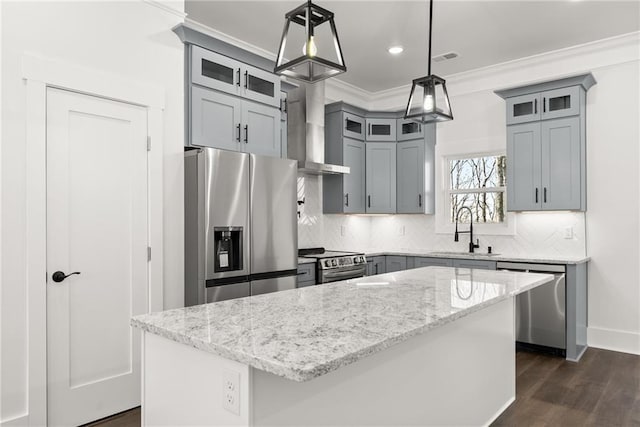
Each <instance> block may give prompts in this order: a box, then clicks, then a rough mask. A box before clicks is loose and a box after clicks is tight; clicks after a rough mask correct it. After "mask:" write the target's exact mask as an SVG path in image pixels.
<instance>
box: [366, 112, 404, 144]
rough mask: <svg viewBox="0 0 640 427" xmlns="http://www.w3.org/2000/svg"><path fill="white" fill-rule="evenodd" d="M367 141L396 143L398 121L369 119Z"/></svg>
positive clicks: (367, 120)
mask: <svg viewBox="0 0 640 427" xmlns="http://www.w3.org/2000/svg"><path fill="white" fill-rule="evenodd" d="M366 124H367V134H366V140H367V141H395V140H396V137H397V136H396V119H395V118H390V119H375V118H367V119H366Z"/></svg>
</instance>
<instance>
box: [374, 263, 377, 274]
mask: <svg viewBox="0 0 640 427" xmlns="http://www.w3.org/2000/svg"><path fill="white" fill-rule="evenodd" d="M373 266H374V267H375V268H376V274H378V264H377V263H376V264H374V265H373Z"/></svg>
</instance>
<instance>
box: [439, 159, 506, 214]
mask: <svg viewBox="0 0 640 427" xmlns="http://www.w3.org/2000/svg"><path fill="white" fill-rule="evenodd" d="M448 164H449V187H448V190H447V194H446V198H447V200H448V201H449V219H450V222H451V223H454V222H456V217H457V216H458V212H460V214H459V218H458V222H462V223H465V222H467V223H468V222H469V214H470V212H469V210H471V214H472V215H473V222H474V223H480V224H499V223H503V222H504V221H505V212H506V206H505V203H506V198H505V178H506V165H507V163H506V157H505V156H504V155H492V156H483V157H472V158H455V159H454V158H452V159H449V161H448ZM463 207H466V208H469V209H462V208H463Z"/></svg>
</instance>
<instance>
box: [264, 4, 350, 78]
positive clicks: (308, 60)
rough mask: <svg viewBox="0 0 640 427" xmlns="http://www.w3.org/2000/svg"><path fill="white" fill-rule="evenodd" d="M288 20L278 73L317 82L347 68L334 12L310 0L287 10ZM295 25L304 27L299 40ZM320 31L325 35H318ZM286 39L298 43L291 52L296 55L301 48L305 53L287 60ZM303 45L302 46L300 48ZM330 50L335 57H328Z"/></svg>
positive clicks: (278, 59) (282, 41) (283, 36)
mask: <svg viewBox="0 0 640 427" xmlns="http://www.w3.org/2000/svg"><path fill="white" fill-rule="evenodd" d="M285 20H286V21H285V24H284V30H283V32H282V39H281V40H280V46H279V48H278V57H277V59H276V67H275V69H274V72H275V73H276V74H280V75H285V76H287V77H292V78H294V79H298V80H302V81H306V82H317V81H320V80H324V79H327V78H329V77H333V76H335V75H338V74H341V73H344V72H345V71H347V67H346V66H345V65H344V58H343V56H342V49H341V48H340V41H339V40H338V33H337V31H336V24H335V22H334V20H333V12H330V11H328V10H327V9H324V8H322V7H320V6H317V5H315V4H313V3H311V1H308V2H307V3H304V4H302V5H300V6H298V7H297V8H295V9H293V10H292V11H291V12H289V13H287V14H286V15H285ZM296 27H297V29H298V30H300V29H301V30H303V36H302V37H299V38H300V40H294V38H295V37H294V34H293V33H295V29H296ZM300 27H302V28H300ZM298 32H299V33H302V32H301V31H298ZM320 33H322V34H323V35H326V37H322V38H321V39H319V38H318V37H317V35H318V34H320ZM296 42H298V43H299V45H300V46H298V43H296ZM287 43H289V44H291V43H294V44H295V45H294V47H295V49H291V50H290V52H289V54H288V55H291V52H293V54H294V55H298V54H299V53H300V52H301V53H302V55H301V56H297V57H296V58H294V59H291V60H290V61H286V62H285V54H287V53H286V49H287ZM300 47H302V49H301V50H300V49H299V48H300ZM332 47H333V49H334V50H335V56H334V55H333V54H332V53H331V48H332ZM329 54H331V56H333V57H334V59H333V60H329V59H326V58H327V57H328V55H329ZM323 56H324V57H323Z"/></svg>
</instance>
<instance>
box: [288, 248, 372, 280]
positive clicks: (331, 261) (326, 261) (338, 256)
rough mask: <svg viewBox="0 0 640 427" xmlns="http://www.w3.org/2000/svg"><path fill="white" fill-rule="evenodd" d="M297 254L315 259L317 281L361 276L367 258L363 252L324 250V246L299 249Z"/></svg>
mask: <svg viewBox="0 0 640 427" xmlns="http://www.w3.org/2000/svg"><path fill="white" fill-rule="evenodd" d="M298 256H300V257H303V258H313V259H315V260H316V277H317V281H318V283H330V282H337V281H339V280H347V279H355V278H358V277H363V276H364V273H365V271H366V268H367V259H366V258H365V256H364V254H363V253H358V252H339V251H326V250H325V249H324V248H311V249H300V250H299V251H298Z"/></svg>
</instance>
